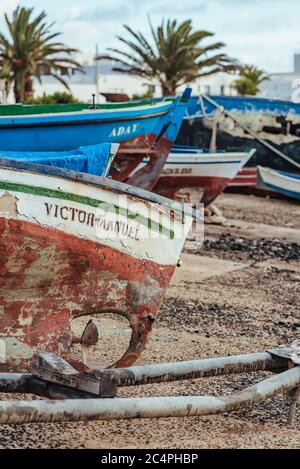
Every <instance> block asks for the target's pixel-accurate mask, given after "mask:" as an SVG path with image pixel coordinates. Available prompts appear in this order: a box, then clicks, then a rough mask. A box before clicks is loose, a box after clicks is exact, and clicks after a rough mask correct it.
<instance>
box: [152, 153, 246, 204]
mask: <svg viewBox="0 0 300 469" xmlns="http://www.w3.org/2000/svg"><path fill="white" fill-rule="evenodd" d="M252 154H253V151H251V152H248V153H242V152H241V153H221V152H220V153H203V152H201V151H198V152H197V150H196V149H195V150H187V149H182V150H180V147H178V148H176V153H173V152H172V153H171V154H170V156H169V158H168V160H167V162H166V164H165V166H164V169H163V171H162V173H161V176H160V178H159V180H158V182H157V184H156V185H155V187H154V188H153V191H154V192H156V193H157V194H161V195H163V196H165V197H169V198H175V197H176V194H177V193H178V191H179V190H181V189H188V188H197V189H202V191H203V194H202V197H201V200H200V202H201V203H203V204H204V205H206V206H207V205H209V204H210V203H212V202H213V200H214V199H216V197H218V195H219V194H220V193H221V192H223V190H224V189H225V188H226V187H227V185H228V184H229V182H230V181H231V180H232V179H233V178H234V177H235V175H236V174H237V172H238V171H239V170H240V169H241V168H242V167H243V166H244V165H245V163H246V162H247V161H248V159H249V158H251V156H252Z"/></svg>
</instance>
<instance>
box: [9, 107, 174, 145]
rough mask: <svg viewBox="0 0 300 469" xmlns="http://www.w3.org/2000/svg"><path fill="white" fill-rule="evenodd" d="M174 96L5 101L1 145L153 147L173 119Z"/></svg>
mask: <svg viewBox="0 0 300 469" xmlns="http://www.w3.org/2000/svg"><path fill="white" fill-rule="evenodd" d="M174 104H175V103H174V101H173V100H167V99H161V100H159V101H155V102H151V101H148V102H143V101H142V102H140V101H137V102H135V101H133V102H129V103H121V104H120V105H118V106H117V105H115V104H106V105H105V104H104V105H99V106H98V107H97V108H87V107H86V106H84V105H82V106H81V107H78V105H64V104H60V105H47V106H41V105H22V104H20V105H19V104H16V105H11V106H5V105H4V106H3V105H1V106H0V141H1V148H0V149H1V150H9V151H62V150H72V149H74V148H78V147H80V146H85V145H94V144H98V143H105V142H107V143H121V144H122V147H126V146H127V147H129V148H133V147H138V148H141V147H148V146H149V145H148V139H150V142H151V143H150V146H151V144H152V141H155V138H156V137H157V135H158V134H159V132H160V131H161V129H162V128H163V126H164V125H165V123H166V122H168V118H169V114H170V112H171V111H172V109H173V107H174Z"/></svg>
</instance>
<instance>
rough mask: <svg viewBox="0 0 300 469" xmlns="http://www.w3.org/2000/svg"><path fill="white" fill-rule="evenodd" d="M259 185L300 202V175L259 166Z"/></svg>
mask: <svg viewBox="0 0 300 469" xmlns="http://www.w3.org/2000/svg"><path fill="white" fill-rule="evenodd" d="M257 185H258V187H259V188H261V189H265V190H268V191H274V192H276V193H279V194H282V195H284V196H287V197H291V198H293V199H297V200H300V174H290V173H285V172H282V171H276V170H274V169H271V168H264V167H262V166H258V167H257Z"/></svg>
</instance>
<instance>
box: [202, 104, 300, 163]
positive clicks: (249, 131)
mask: <svg viewBox="0 0 300 469" xmlns="http://www.w3.org/2000/svg"><path fill="white" fill-rule="evenodd" d="M203 98H204V99H206V101H207V102H209V103H210V104H212V105H213V106H214V107H215V108H216V109H222V110H223V111H224V114H225V115H226V116H228V117H230V119H232V120H233V121H234V122H235V123H236V124H237V125H239V126H240V127H241V128H242V129H243V130H245V132H247V133H248V134H249V135H251V136H252V137H253V138H255V140H257V141H258V142H259V143H261V144H262V145H263V146H265V147H266V148H268V149H269V150H271V151H272V152H273V153H275V154H276V155H278V156H280V157H281V158H283V159H284V160H286V161H288V162H289V163H291V164H292V165H294V166H296V167H297V168H300V163H297V161H295V160H293V159H292V158H290V157H289V156H287V155H285V154H284V153H282V151H280V150H278V148H275V147H274V146H273V145H271V144H270V143H268V142H266V141H265V140H263V139H262V138H260V137H259V136H258V135H257V134H256V133H255V132H253V131H252V130H251V129H249V127H247V126H246V125H244V124H242V123H241V122H240V121H239V120H238V119H237V118H236V117H234V115H233V114H231V112H229V111H225V110H224V108H223V107H222V106H220V105H219V104H218V103H217V102H216V101H214V100H213V99H211V98H210V97H209V96H206V95H203Z"/></svg>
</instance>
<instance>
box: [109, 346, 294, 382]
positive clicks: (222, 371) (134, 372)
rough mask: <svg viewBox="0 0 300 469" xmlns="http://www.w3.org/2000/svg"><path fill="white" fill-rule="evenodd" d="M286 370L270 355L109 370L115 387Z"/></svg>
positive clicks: (281, 360) (285, 363) (285, 366)
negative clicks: (111, 372)
mask: <svg viewBox="0 0 300 469" xmlns="http://www.w3.org/2000/svg"><path fill="white" fill-rule="evenodd" d="M287 367H288V361H287V359H285V358H275V357H274V356H272V355H271V354H270V353H268V352H263V353H251V354H247V355H235V356H234V355H233V356H231V357H219V358H206V359H203V360H190V361H184V362H177V363H161V364H157V365H144V366H132V367H130V368H117V369H115V370H112V371H113V373H114V378H115V380H116V384H117V386H133V385H140V384H149V383H160V382H167V381H178V380H184V379H195V378H206V377H211V376H221V375H229V374H234V373H250V372H253V371H263V370H264V371H274V370H284V369H287Z"/></svg>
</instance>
